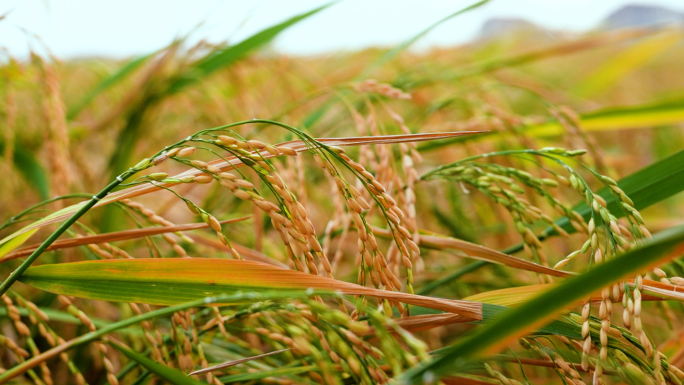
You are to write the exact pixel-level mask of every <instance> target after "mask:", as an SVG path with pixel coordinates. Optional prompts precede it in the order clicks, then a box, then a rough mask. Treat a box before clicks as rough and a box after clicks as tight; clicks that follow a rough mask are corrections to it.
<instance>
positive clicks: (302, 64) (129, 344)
mask: <svg viewBox="0 0 684 385" xmlns="http://www.w3.org/2000/svg"><path fill="white" fill-rule="evenodd" d="M324 8H325V7H323V8H320V9H315V10H312V11H311V12H308V13H306V14H302V15H300V16H297V17H295V18H292V19H290V20H286V21H284V22H282V23H281V24H278V25H275V26H273V27H271V28H269V29H266V30H264V31H261V32H259V33H257V34H255V35H253V36H251V37H249V38H247V39H245V40H244V41H242V42H238V43H236V44H233V45H221V46H211V45H209V44H206V43H199V44H197V45H195V46H188V44H187V42H186V41H185V40H184V39H180V40H178V41H175V42H173V43H172V44H170V45H169V46H167V47H165V48H163V49H161V50H159V51H157V52H154V53H150V54H149V55H144V56H141V57H138V58H134V59H131V60H130V61H126V62H115V61H109V60H84V61H73V62H72V61H66V62H60V61H57V60H55V59H54V58H48V57H46V56H45V55H40V54H38V53H35V54H33V55H32V56H31V58H30V60H23V59H17V58H12V57H9V56H7V57H5V58H4V61H3V62H2V65H1V66H0V69H1V71H0V73H1V76H0V82H1V83H0V84H2V86H1V87H0V91H1V95H0V96H1V97H2V98H3V103H2V107H0V111H2V114H1V115H0V119H2V122H3V123H2V124H3V129H2V137H0V150H1V151H0V154H1V155H2V159H1V162H0V168H2V171H3V172H2V175H3V181H2V184H1V186H2V191H1V192H2V194H0V212H1V213H2V214H1V215H0V220H1V221H3V222H2V223H1V224H0V237H1V238H0V271H1V272H2V275H1V278H2V283H0V294H1V295H2V297H1V299H2V307H0V384H1V383H13V384H24V383H27V384H28V383H34V384H46V385H50V384H66V383H75V384H105V383H108V384H111V385H116V384H147V383H150V384H152V383H172V384H202V383H209V384H224V383H245V384H254V383H264V384H319V383H325V384H356V383H360V384H384V383H400V384H404V383H405V384H410V383H416V384H418V383H420V384H422V383H435V384H437V383H444V384H497V383H501V384H505V385H509V384H531V383H534V384H557V383H563V384H589V383H592V384H618V383H630V384H681V383H682V382H684V372H682V367H683V365H684V346H683V345H682V335H681V332H680V331H679V329H680V328H681V325H682V321H681V318H682V314H684V313H683V312H684V308H682V305H681V303H682V301H683V300H684V294H683V293H684V278H682V276H684V268H683V267H684V265H683V264H682V261H681V256H682V253H683V252H684V227H682V226H681V215H682V207H684V206H682V204H681V203H682V202H681V197H677V196H675V195H676V194H678V193H679V192H681V191H682V189H684V151H682V150H681V146H682V144H684V140H682V138H683V137H684V135H683V132H682V121H684V108H683V107H682V106H684V104H682V103H681V102H682V100H681V97H676V96H675V97H674V98H665V99H664V98H663V97H662V96H663V95H668V94H677V92H681V89H682V87H684V84H680V83H681V76H680V75H679V73H678V69H679V67H680V66H681V63H682V60H684V58H683V57H682V55H681V50H677V49H674V48H672V47H673V46H674V45H673V44H675V43H676V42H680V41H681V37H682V31H681V30H677V29H672V30H669V29H668V30H629V31H621V32H596V33H594V34H592V35H588V36H584V37H580V38H578V39H575V40H568V41H560V42H554V43H553V44H552V45H548V44H547V45H543V46H540V45H539V44H546V43H539V42H538V41H535V40H530V39H529V38H526V37H520V38H517V39H512V40H509V41H502V42H480V43H479V44H473V45H470V46H467V47H462V48H460V49H458V50H455V49H453V50H452V49H444V50H441V49H440V50H433V51H430V52H426V53H420V54H418V53H414V52H411V51H408V50H407V49H408V48H409V47H410V46H411V44H412V43H413V42H414V41H415V40H417V39H418V38H419V37H420V36H422V34H423V33H424V32H425V31H429V30H431V29H432V28H433V27H434V26H436V25H438V24H440V23H443V22H446V21H448V20H450V19H451V18H453V17H456V16H459V15H461V14H462V13H463V12H456V13H455V14H453V15H449V16H448V17H446V18H445V19H444V20H441V21H439V22H438V23H437V24H435V25H434V26H430V27H428V28H427V29H426V30H425V31H423V32H421V33H420V34H418V35H417V36H415V37H414V38H410V39H408V40H407V41H406V42H405V43H404V44H401V45H399V46H397V47H395V48H394V49H392V50H387V51H382V50H366V51H362V52H353V53H349V54H347V55H339V56H336V57H334V58H333V59H327V58H321V57H318V58H315V57H314V58H286V57H283V56H279V55H260V54H259V53H257V52H256V51H257V49H258V48H260V47H262V46H264V45H266V44H267V43H268V42H270V41H271V40H272V39H274V38H275V37H276V36H277V35H278V34H279V33H280V32H282V31H284V30H286V29H288V28H296V25H297V24H298V23H299V22H300V21H303V20H305V19H307V18H310V17H316V14H317V12H319V11H322V10H323V9H324ZM466 10H468V9H466ZM455 52H457V53H458V54H456V53H455ZM648 53H650V54H652V55H653V61H650V62H649V61H648V60H644V58H643V57H641V56H640V55H646V54H648ZM656 53H660V54H661V56H657V60H656ZM588 57H592V58H593V61H592V63H591V64H592V65H588V64H587V58H588ZM635 57H639V59H633V60H632V61H631V62H629V59H630V58H635ZM626 61H627V62H626ZM630 66H631V67H630ZM628 67H629V68H628ZM606 74H608V75H606ZM661 74H667V75H668V76H664V77H662V78H661V76H662V75H661ZM573 82H574V83H576V84H570V83H573ZM611 85H612V86H613V87H611ZM83 90H87V91H85V92H84V91H83ZM673 90H674V91H673ZM587 97H591V98H593V99H592V101H591V102H589V101H587V100H586V99H584V98H587Z"/></svg>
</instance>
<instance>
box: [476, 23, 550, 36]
mask: <svg viewBox="0 0 684 385" xmlns="http://www.w3.org/2000/svg"><path fill="white" fill-rule="evenodd" d="M541 34H546V30H544V28H542V27H539V26H538V25H536V24H534V23H532V22H530V21H527V20H525V19H517V18H494V19H489V20H487V21H486V22H485V23H484V24H483V25H482V28H481V29H480V33H479V36H478V37H479V38H480V39H483V40H489V39H498V38H501V37H506V36H532V35H541Z"/></svg>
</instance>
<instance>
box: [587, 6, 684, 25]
mask: <svg viewBox="0 0 684 385" xmlns="http://www.w3.org/2000/svg"><path fill="white" fill-rule="evenodd" d="M673 24H680V25H684V13H680V12H677V11H673V10H671V9H668V8H664V7H659V6H655V5H641V4H631V5H627V6H624V7H622V8H620V9H618V10H617V11H615V12H613V13H612V14H610V15H608V17H606V19H605V20H604V21H603V22H602V23H601V25H600V27H601V28H603V29H608V30H612V29H620V28H647V27H663V26H667V25H673Z"/></svg>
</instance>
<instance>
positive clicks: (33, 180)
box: [0, 142, 50, 200]
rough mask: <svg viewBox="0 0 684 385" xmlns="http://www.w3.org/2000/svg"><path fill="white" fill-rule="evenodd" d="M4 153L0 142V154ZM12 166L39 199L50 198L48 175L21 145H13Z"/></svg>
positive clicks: (3, 146)
mask: <svg viewBox="0 0 684 385" xmlns="http://www.w3.org/2000/svg"><path fill="white" fill-rule="evenodd" d="M4 151H5V144H4V143H2V142H0V154H2V153H3V152H4ZM12 165H13V166H14V167H15V168H16V169H17V171H19V173H20V174H21V176H22V177H24V180H25V181H26V182H27V183H28V185H29V186H31V188H33V190H35V191H36V192H37V193H38V196H40V199H43V200H45V199H48V198H49V197H50V183H49V182H48V175H47V172H46V171H45V168H43V166H42V165H41V164H40V162H39V161H38V159H36V157H35V156H33V154H32V153H31V151H30V150H28V149H27V148H26V147H24V146H23V145H22V144H21V143H15V144H14V153H13V154H12Z"/></svg>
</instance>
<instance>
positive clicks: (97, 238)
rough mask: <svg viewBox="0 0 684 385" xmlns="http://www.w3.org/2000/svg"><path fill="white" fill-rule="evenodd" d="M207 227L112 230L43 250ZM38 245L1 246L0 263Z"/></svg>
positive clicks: (63, 241)
mask: <svg viewBox="0 0 684 385" xmlns="http://www.w3.org/2000/svg"><path fill="white" fill-rule="evenodd" d="M249 218H251V217H242V218H236V219H228V220H225V221H220V223H221V224H222V225H223V224H228V223H236V222H241V221H244V220H246V219H249ZM207 227H209V225H208V224H206V223H189V224H185V225H178V226H164V227H150V228H143V229H134V230H125V231H118V232H114V233H106V234H98V235H89V236H85V237H80V238H72V239H63V240H59V241H56V242H54V243H53V244H52V245H50V247H48V248H47V249H45V251H50V250H60V249H66V248H71V247H77V246H82V245H90V244H96V243H104V242H118V241H124V240H128V239H137V238H143V237H149V236H151V235H158V234H166V233H175V232H179V231H189V230H197V229H204V228H207ZM27 234H30V233H27ZM15 239H17V238H15ZM39 246H40V244H35V245H30V246H25V247H22V248H20V249H16V250H14V251H13V252H11V253H9V254H7V255H5V256H4V257H3V256H2V248H0V263H2V262H6V261H9V260H12V259H16V258H21V257H25V256H27V255H29V254H31V253H32V252H33V251H35V250H36V249H37V248H38V247H39Z"/></svg>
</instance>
